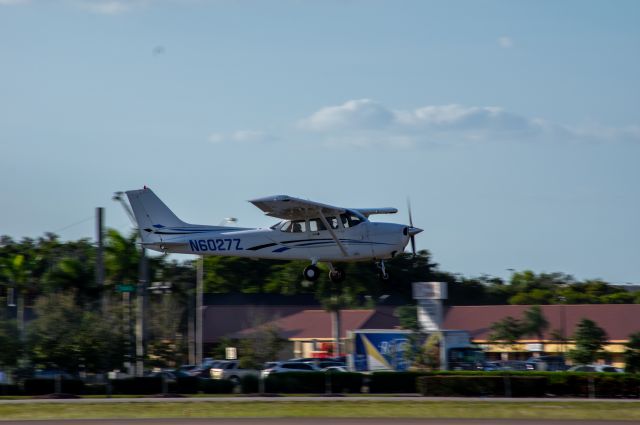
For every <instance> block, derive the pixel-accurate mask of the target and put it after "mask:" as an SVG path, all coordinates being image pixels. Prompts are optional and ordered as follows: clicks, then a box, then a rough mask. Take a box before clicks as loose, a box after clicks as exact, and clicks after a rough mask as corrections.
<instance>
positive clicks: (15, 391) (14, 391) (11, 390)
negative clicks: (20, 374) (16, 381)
mask: <svg viewBox="0 0 640 425" xmlns="http://www.w3.org/2000/svg"><path fill="white" fill-rule="evenodd" d="M20 394H21V392H20V387H19V386H17V385H9V384H0V395H20Z"/></svg>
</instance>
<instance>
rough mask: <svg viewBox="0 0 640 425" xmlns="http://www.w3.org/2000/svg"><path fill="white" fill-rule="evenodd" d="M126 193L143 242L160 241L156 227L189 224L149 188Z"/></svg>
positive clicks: (185, 225) (173, 226)
mask: <svg viewBox="0 0 640 425" xmlns="http://www.w3.org/2000/svg"><path fill="white" fill-rule="evenodd" d="M126 193H127V197H128V198H129V203H130V204H131V208H132V209H133V215H134V216H135V218H136V222H137V223H138V229H139V230H140V237H141V238H142V242H143V243H154V242H159V241H161V240H162V238H161V237H160V236H159V235H157V234H156V232H155V231H156V230H158V229H163V228H166V227H171V228H175V227H189V226H190V224H187V223H185V222H184V221H182V220H180V219H179V218H178V217H177V216H176V215H175V214H174V213H173V212H172V211H171V210H170V209H169V207H167V206H166V205H165V203H164V202H162V201H161V200H160V198H158V197H157V196H156V194H155V193H153V191H152V190H151V189H149V188H147V187H145V188H144V189H139V190H129V191H127V192H126Z"/></svg>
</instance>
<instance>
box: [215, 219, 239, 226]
mask: <svg viewBox="0 0 640 425" xmlns="http://www.w3.org/2000/svg"><path fill="white" fill-rule="evenodd" d="M237 222H238V219H237V218H235V217H225V218H224V219H223V220H222V221H221V222H220V224H218V226H228V225H230V224H236V223H237Z"/></svg>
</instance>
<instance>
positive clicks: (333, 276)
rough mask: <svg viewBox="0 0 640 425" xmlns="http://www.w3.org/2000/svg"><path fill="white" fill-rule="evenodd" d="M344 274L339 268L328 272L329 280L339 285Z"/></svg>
mask: <svg viewBox="0 0 640 425" xmlns="http://www.w3.org/2000/svg"><path fill="white" fill-rule="evenodd" d="M345 277H346V274H345V272H344V270H342V269H339V268H334V269H333V271H331V272H329V280H330V281H331V282H334V283H340V282H342V281H343V280H344V278H345Z"/></svg>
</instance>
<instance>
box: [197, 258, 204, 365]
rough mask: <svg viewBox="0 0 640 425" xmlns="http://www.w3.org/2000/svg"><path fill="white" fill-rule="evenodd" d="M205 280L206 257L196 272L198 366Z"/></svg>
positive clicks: (199, 259)
mask: <svg viewBox="0 0 640 425" xmlns="http://www.w3.org/2000/svg"><path fill="white" fill-rule="evenodd" d="M203 280H204V257H203V256H200V257H198V260H197V271H196V364H201V363H202V315H203V313H204V311H203V308H202V293H203V285H204V284H203Z"/></svg>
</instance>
